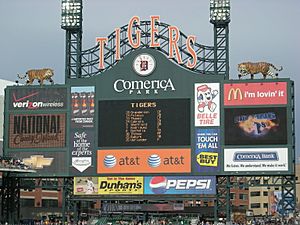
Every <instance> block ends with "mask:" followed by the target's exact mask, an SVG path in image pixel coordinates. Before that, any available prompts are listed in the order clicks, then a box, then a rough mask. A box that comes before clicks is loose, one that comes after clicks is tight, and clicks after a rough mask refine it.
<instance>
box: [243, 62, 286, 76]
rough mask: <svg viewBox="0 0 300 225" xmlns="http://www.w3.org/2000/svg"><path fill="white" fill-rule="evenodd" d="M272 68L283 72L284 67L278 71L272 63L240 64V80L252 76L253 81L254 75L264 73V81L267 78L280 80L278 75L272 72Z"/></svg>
mask: <svg viewBox="0 0 300 225" xmlns="http://www.w3.org/2000/svg"><path fill="white" fill-rule="evenodd" d="M271 68H273V69H274V70H276V71H281V70H282V69H283V68H282V66H281V67H280V68H279V69H278V68H276V67H275V66H274V65H273V64H272V63H267V62H257V63H252V62H244V63H240V64H238V71H239V72H240V73H239V75H238V76H239V79H241V77H242V76H246V75H248V74H250V75H251V79H253V78H254V74H257V73H262V75H263V78H264V79H266V78H267V76H270V77H273V78H278V73H275V74H274V72H272V71H271Z"/></svg>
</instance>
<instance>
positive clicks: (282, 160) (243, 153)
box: [224, 148, 288, 172]
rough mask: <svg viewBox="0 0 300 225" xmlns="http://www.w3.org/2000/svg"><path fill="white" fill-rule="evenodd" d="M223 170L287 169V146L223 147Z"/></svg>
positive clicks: (273, 170) (274, 170)
mask: <svg viewBox="0 0 300 225" xmlns="http://www.w3.org/2000/svg"><path fill="white" fill-rule="evenodd" d="M224 171H243V172H244V171H247V172H252V171H262V172H263V171H272V172H276V171H288V148H233V149H231V148H228V149H224Z"/></svg>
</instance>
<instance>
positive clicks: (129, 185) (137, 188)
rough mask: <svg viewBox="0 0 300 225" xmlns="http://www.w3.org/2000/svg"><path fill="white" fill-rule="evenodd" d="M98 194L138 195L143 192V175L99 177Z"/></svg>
mask: <svg viewBox="0 0 300 225" xmlns="http://www.w3.org/2000/svg"><path fill="white" fill-rule="evenodd" d="M98 194H100V195H124V194H126V195H140V194H144V179H143V177H99V180H98Z"/></svg>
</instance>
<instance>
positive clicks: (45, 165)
mask: <svg viewBox="0 0 300 225" xmlns="http://www.w3.org/2000/svg"><path fill="white" fill-rule="evenodd" d="M68 93H69V89H68V88H67V87H66V86H65V85H51V86H45V87H42V86H37V87H34V86H12V87H8V88H6V90H5V100H6V101H5V103H6V105H5V117H4V123H5V128H4V129H5V132H4V154H5V155H7V156H11V157H13V158H17V159H21V160H22V161H23V162H24V164H25V165H26V166H28V167H29V168H31V169H33V170H35V171H36V173H34V174H29V173H25V174H22V176H54V174H55V175H56V176H58V175H66V174H68V171H67V168H68V167H67V165H66V160H67V158H68V155H67V148H68V143H67V140H68V129H67V127H68V126H67V124H68V122H67V120H68V102H69V101H68V95H69V94H68Z"/></svg>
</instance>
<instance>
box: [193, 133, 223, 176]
mask: <svg viewBox="0 0 300 225" xmlns="http://www.w3.org/2000/svg"><path fill="white" fill-rule="evenodd" d="M195 138H196V140H195V143H196V148H195V155H196V162H195V168H196V172H201V173H207V172H208V173H209V172H219V171H220V163H219V159H220V157H219V156H220V152H221V150H220V129H199V128H196V135H195Z"/></svg>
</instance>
